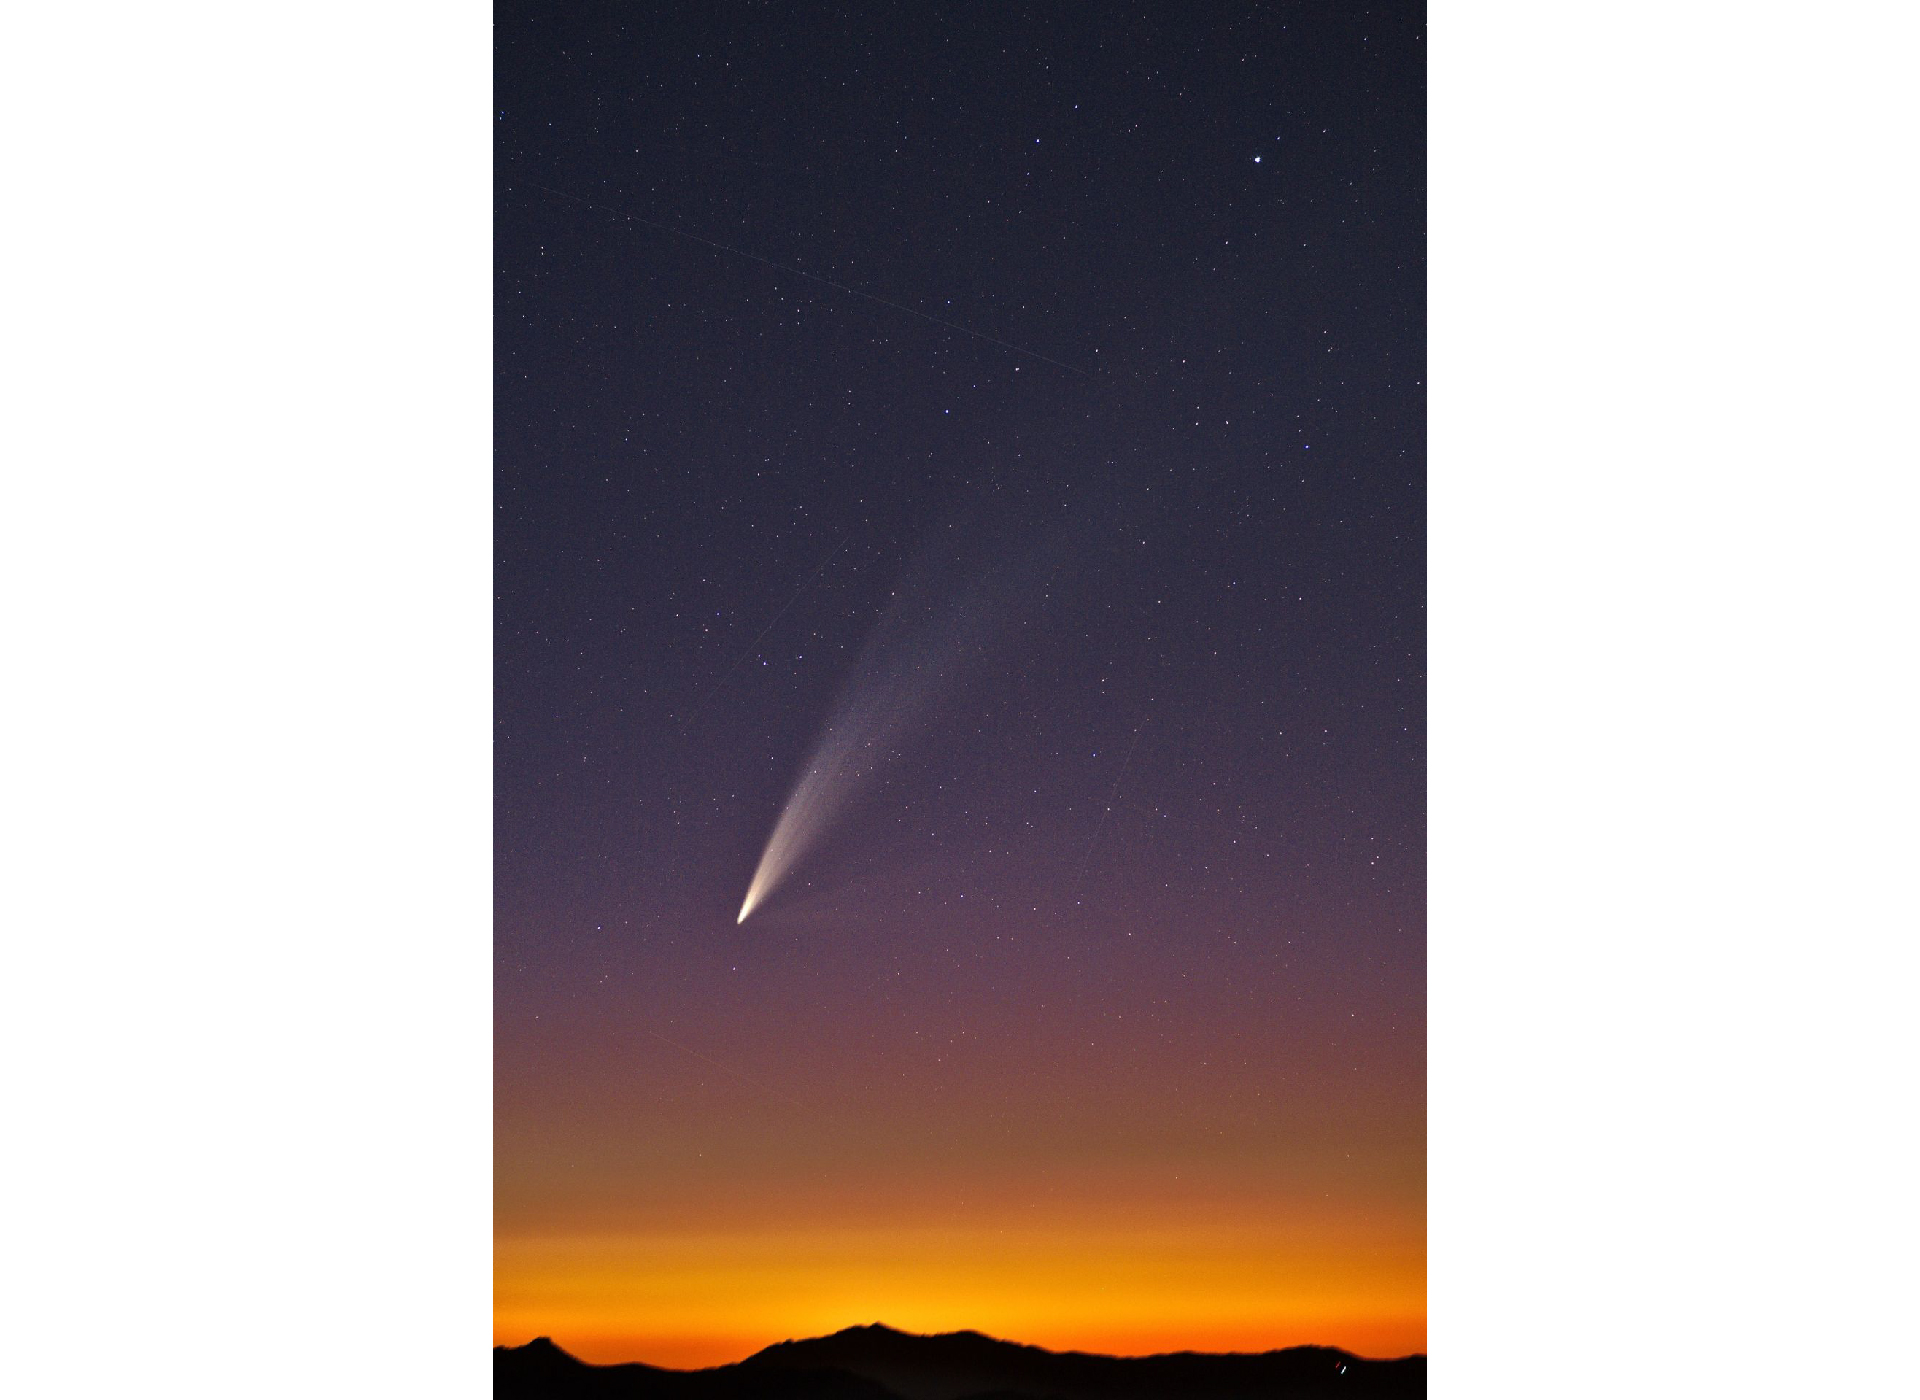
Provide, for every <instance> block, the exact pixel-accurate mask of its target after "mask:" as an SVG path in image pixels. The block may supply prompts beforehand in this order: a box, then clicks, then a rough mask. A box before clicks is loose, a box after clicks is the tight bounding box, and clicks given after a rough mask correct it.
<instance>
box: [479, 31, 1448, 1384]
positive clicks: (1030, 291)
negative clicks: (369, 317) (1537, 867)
mask: <svg viewBox="0 0 1920 1400" xmlns="http://www.w3.org/2000/svg"><path fill="white" fill-rule="evenodd" d="M552 8H553V7H548V6H519V5H515V4H511V3H508V4H503V5H502V6H501V7H500V8H499V10H498V12H497V13H498V30H497V36H498V53H497V76H496V87H497V101H496V108H497V110H496V118H497V120H496V130H497V134H498V145H497V204H496V235H497V260H498V273H497V282H496V308H497V322H496V326H497V332H496V369H497V376H496V383H495V393H496V440H497V450H498V458H497V469H498V480H497V496H496V499H497V507H498V509H497V536H496V547H497V559H498V565H497V582H498V601H497V607H496V666H497V691H496V738H497V744H498V747H497V769H496V806H495V811H496V828H497V860H496V879H497V891H496V896H497V921H496V989H497V995H496V1160H495V1180H496V1316H495V1329H496V1338H497V1340H499V1341H502V1342H510V1343H517V1342H522V1341H525V1340H527V1339H528V1338H530V1337H532V1336H534V1335H538V1334H547V1335H551V1336H553V1337H554V1338H555V1340H557V1341H559V1342H560V1343H561V1344H562V1345H563V1346H565V1347H567V1348H568V1349H569V1350H572V1351H574V1352H576V1353H577V1354H580V1355H582V1356H585V1357H587V1358H589V1359H592V1360H600V1361H608V1360H635V1359H638V1360H647V1361H652V1362H656V1363H661V1364H668V1365H693V1364H708V1363H712V1362H718V1361H725V1360H734V1359H737V1358H739V1357H740V1356H742V1355H745V1354H746V1353H747V1352H749V1351H752V1350H753V1349H755V1348H757V1347H759V1346H762V1345H765V1344H766V1343H768V1342H772V1341H777V1340H780V1339H782V1338H785V1337H789V1336H804V1335H812V1334H816V1333H820V1332H825V1331H831V1330H833V1329H835V1328H838V1327H841V1326H846V1325H849V1324H853V1323H861V1322H871V1321H876V1320H879V1321H886V1322H888V1323H891V1324H893V1325H896V1326H900V1327H905V1328H909V1329H911V1330H916V1331H931V1330H945V1329H950V1328H962V1327H972V1328H978V1329H980V1330H983V1331H986V1332H990V1333H994V1334H997V1335H1002V1336H1007V1337H1011V1338H1014V1339H1017V1340H1021V1341H1027V1342H1033V1343H1037V1344H1041V1345H1048V1346H1056V1347H1061V1346H1077V1347H1083V1348H1088V1349H1100V1350H1109V1351H1119V1352H1141V1351H1151V1350H1165V1349H1174V1348H1181V1347H1193V1348H1204V1349H1217V1350H1225V1349H1240V1350H1252V1349H1261V1348H1266V1347H1272V1346H1282V1345H1288V1344H1292V1343H1297V1342H1323V1343H1329V1344H1336V1345H1341V1346H1346V1347H1349V1348H1352V1349H1353V1350H1356V1351H1360V1352H1363V1353H1367V1354H1374V1355H1388V1354H1393V1355H1397V1354H1403V1353H1405V1352H1409V1351H1416V1350H1424V1349H1425V1341H1426V1335H1425V1334H1426V1323H1425V1313H1426V1306H1425V1147H1424V1140H1425V1058H1424V1040H1425V1017H1424V997H1425V939H1424V899H1425V888H1424V758H1425V747H1424V744H1425V733H1424V686H1425V677H1424V635H1425V633H1424V613H1423V602H1424V588H1423V576H1424V568H1425V555H1424V543H1423V535H1424V474H1425V468H1424V460H1423V457H1424V442H1423V423H1424V402H1425V399H1424V396H1425V388H1424V385H1423V380H1424V377H1425V376H1424V370H1423V345H1424V322H1423V299H1424V286H1425V262H1424V236H1423V220H1424V196H1423V168H1424V161H1425V148H1424V120H1423V107H1424V70H1425V56H1424V52H1423V49H1424V45H1423V43H1422V37H1421V34H1422V25H1423V13H1422V9H1421V7H1419V6H1417V5H1404V6H1402V5H1394V6H1384V7H1381V6H1375V7H1373V8H1371V9H1367V8H1361V7H1356V6H1347V5H1337V4H1331V3H1329V4H1321V5H1314V6H1287V5H1274V6H1261V7H1259V8H1258V9H1257V10H1256V9H1254V8H1253V7H1251V6H1219V7H1214V6H1199V5H1196V6H1153V7H1141V8H1137V9H1136V8H1096V7H1082V6H1058V7H1035V8H1033V9H1031V10H1029V9H1025V8H1021V7H1013V6H992V5H989V6H969V7H965V8H960V9H954V10H952V11H951V12H949V13H948V14H947V16H946V17H945V18H941V17H940V16H938V15H935V14H933V13H931V12H930V11H929V10H928V8H927V7H924V6H912V5H902V6H898V7H889V6H882V5H867V6H860V7H857V9H852V10H850V9H848V8H845V7H819V8H812V7H804V8H803V7H790V6H772V5H770V6H759V7H749V6H734V7H712V13H699V14H695V13H664V12H663V13H648V12H645V11H643V10H641V9H630V10H629V9H626V8H621V7H612V8H607V9H605V10H599V9H595V10H593V12H592V13H591V14H590V15H588V16H587V17H579V16H573V17H565V18H556V17H555V16H554V15H553V13H552V12H551V11H552ZM682 8H685V9H688V10H691V9H692V7H682ZM809 770H811V771H813V772H814V773H815V774H816V777H815V778H814V779H813V780H812V781H811V782H809V783H802V784H801V788H802V792H801V796H802V801H801V802H799V803H797V804H792V814H791V815H790V816H789V818H788V821H787V822H786V824H785V826H784V828H783V830H785V831H787V832H795V831H798V832H799V833H800V837H799V838H798V839H795V840H791V841H787V842H785V844H784V846H783V852H784V854H785V855H786V856H788V857H789V859H787V860H786V861H785V862H784V863H783V864H782V872H781V873H782V874H783V876H784V878H783V879H780V880H777V881H775V882H774V883H773V885H772V887H771V888H770V889H769V890H768V891H767V892H766V893H765V894H764V896H763V897H762V898H761V899H760V900H759V902H758V903H757V904H756V907H755V909H754V911H753V913H752V914H751V916H750V917H748V918H747V919H746V920H745V921H744V922H736V919H737V916H738V915H739V913H740V911H741V905H742V901H743V899H744V898H745V896H746V894H747V890H748V885H749V881H750V880H751V879H752V878H753V876H754V873H755V870H756V866H758V865H759V864H760V862H761V857H762V853H763V850H764V848H765V847H766V845H767V843H768V840H769V837H770V836H771V835H772V834H773V833H774V831H775V829H776V825H777V824H779V823H781V819H782V814H783V811H787V810H788V809H789V806H790V804H789V799H790V797H791V796H792V795H793V794H794V792H795V787H796V783H797V782H800V780H801V779H802V778H803V775H804V774H805V773H807V772H808V771H809Z"/></svg>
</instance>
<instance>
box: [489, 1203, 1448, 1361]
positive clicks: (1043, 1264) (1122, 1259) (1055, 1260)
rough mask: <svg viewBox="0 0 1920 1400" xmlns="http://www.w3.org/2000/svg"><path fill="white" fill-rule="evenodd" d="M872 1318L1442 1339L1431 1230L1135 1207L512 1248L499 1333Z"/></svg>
mask: <svg viewBox="0 0 1920 1400" xmlns="http://www.w3.org/2000/svg"><path fill="white" fill-rule="evenodd" d="M868 1322H884V1323H886V1324H887V1325H889V1326H891V1327H896V1328H899V1329H901V1330H903V1331H908V1332H921V1333H928V1332H945V1331H957V1330H961V1329H972V1330H976V1331H981V1332H986V1333H988V1334H989V1335H992V1336H997V1337H1002V1338H1005V1339H1007V1340H1010V1341H1018V1342H1026V1343H1031V1344H1033V1345H1037V1346H1046V1347H1049V1348H1052V1349H1055V1350H1074V1349H1077V1350H1084V1351H1102V1352H1108V1353H1112V1354H1122V1355H1124V1354H1134V1355H1139V1354H1145V1353H1148V1352H1155V1351H1175V1350H1207V1351H1266V1350H1270V1349H1273V1348H1277V1347H1284V1346H1293V1345H1300V1344H1305V1343H1315V1344H1323V1345H1333V1346H1341V1347H1345V1348H1346V1349H1348V1350H1350V1351H1354V1352H1357V1353H1360V1354H1362V1355H1370V1356H1401V1355H1407V1354H1409V1353H1412V1352H1421V1351H1424V1350H1425V1349H1426V1262H1425V1248H1424V1239H1423V1232H1422V1230H1421V1228H1420V1223H1419V1222H1418V1221H1417V1220H1410V1221H1407V1222H1405V1223H1404V1226H1402V1227H1398V1228H1393V1229H1387V1230H1381V1229H1372V1230H1362V1231H1360V1232H1358V1233H1357V1234H1356V1233H1354V1232H1353V1231H1351V1230H1349V1229H1341V1230H1327V1229H1322V1230H1310V1231H1299V1230H1287V1229H1284V1228H1282V1227H1280V1226H1279V1225H1278V1223H1277V1222H1270V1221H1269V1222H1250V1223H1249V1224H1248V1225H1247V1226H1246V1227H1244V1228H1233V1227H1230V1226H1225V1225H1218V1226H1212V1227H1204V1226H1203V1227H1192V1226H1190V1227H1187V1228H1164V1229H1155V1228H1153V1227H1152V1225H1151V1224H1150V1223H1147V1222H1146V1221H1145V1220H1144V1219H1137V1221H1136V1223H1132V1224H1130V1223H1128V1222H1126V1221H1124V1220H1115V1221H1113V1222H1111V1223H1109V1224H1107V1225H1104V1226H1103V1225H1099V1224H1095V1223H1092V1222H1088V1223H1084V1224H1081V1225H1077V1226H1072V1227H1067V1228H1055V1229H1035V1228H1031V1227H1029V1228H1028V1229H1025V1230H1018V1229H1015V1228H1012V1227H1004V1228H995V1227H982V1226H971V1227H965V1228H921V1229H902V1228H897V1227H886V1228H873V1229H866V1230H829V1229H820V1230H811V1231H803V1232H783V1233H776V1234H768V1233H765V1232H761V1231H751V1232H749V1231H740V1232H733V1233H684V1234H664V1233H662V1234H652V1235H625V1236H613V1237H610V1236H606V1235H601V1234H593V1235H587V1234H582V1235H578V1236H546V1237H540V1236H527V1237H520V1238H502V1239H501V1240H500V1241H499V1242H498V1244H497V1246H496V1264H495V1313H494V1335H495V1342H496V1343H497V1344H505V1345H518V1344H520V1343H523V1342H525V1341H527V1340H529V1339H531V1338H532V1337H534V1336H536V1335H544V1336H550V1337H552V1338H553V1339H554V1340H555V1341H556V1342H558V1343H559V1344H560V1345H561V1346H563V1347H565V1348H566V1349H567V1350H569V1351H571V1352H573V1353H574V1354H575V1355H578V1356H580V1357H582V1358H583V1359H585V1360H589V1361H594V1362H600V1363H607V1362H616V1361H646V1362H649V1363H651V1364H654V1365H667V1366H676V1367H695V1366H710V1365H717V1364H722V1363H726V1362H731V1361H738V1360H740V1359H742V1358H743V1357H744V1356H747V1355H749V1354H751V1353H752V1352H754V1351H756V1350H758V1349H759V1348H761V1347H763V1346H766V1345H769V1344H771V1343H773V1342H777V1341H781V1340H784V1339H786V1338H790V1337H806V1336H818V1335H823V1334H826V1333H830V1332H835V1331H838V1330H840V1329H841V1328H843V1327H848V1326H854V1325H858V1324H862V1323H868Z"/></svg>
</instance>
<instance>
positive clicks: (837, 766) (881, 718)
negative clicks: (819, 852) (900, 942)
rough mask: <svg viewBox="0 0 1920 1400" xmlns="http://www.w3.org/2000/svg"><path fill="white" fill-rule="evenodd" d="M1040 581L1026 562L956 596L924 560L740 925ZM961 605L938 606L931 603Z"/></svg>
mask: <svg viewBox="0 0 1920 1400" xmlns="http://www.w3.org/2000/svg"><path fill="white" fill-rule="evenodd" d="M1031 572H1032V566H1031V564H1030V563H1028V562H1027V561H1025V560H1022V559H1019V558H1007V557H1003V558H1002V560H1001V561H1000V562H999V565H998V567H996V568H989V569H987V570H985V571H984V572H982V573H981V574H979V575H977V576H976V578H975V581H974V583H973V586H972V587H970V588H966V589H954V588H952V587H950V586H948V585H950V584H951V583H952V582H953V579H952V566H951V565H947V566H945V567H942V566H941V565H939V564H937V563H935V562H933V561H930V560H924V559H923V560H922V562H921V566H920V568H919V569H918V570H917V575H918V576H917V578H916V579H915V582H914V586H912V587H903V588H902V589H901V590H900V591H899V592H898V593H896V595H895V601H894V602H893V604H892V605H891V606H890V607H889V608H888V609H887V610H886V612H885V613H884V614H883V615H882V616H881V618H880V621H879V623H878V624H877V625H876V626H875V628H874V631H873V635H872V636H871V637H870V638H869V639H868V642H867V644H866V646H865V647H864V648H862V650H861V653H860V658H859V660H858V661H857V662H856V663H855V665H854V670H853V675H852V678H851V679H850V681H849V682H848V684H847V686H846V688H845V689H844V690H843V691H842V693H841V695H840V698H839V700H838V701H836V702H835V704H834V706H833V708H832V710H831V712H830V714H829V717H828V721H827V725H826V728H825V729H824V730H823V731H822V733H821V736H820V738H819V740H818V741H817V742H816V743H815V745H814V747H813V751H812V752H811V753H810V754H809V755H808V756H807V760H806V762H805V763H804V764H802V765H801V767H800V773H799V776H798V777H797V778H795V780H794V784H793V790H792V792H791V793H790V794H789V795H788V797H787V800H786V804H785V805H784V806H783V807H782V808H781V809H780V816H779V819H778V820H777V821H775V822H774V826H773V833H772V835H770V836H769V837H768V838H767V844H766V848H765V850H763V851H762V852H761V855H760V863H759V865H758V866H756V867H755V869H754V872H753V879H752V880H751V881H750V882H749V883H748V885H747V894H746V898H745V899H744V900H742V901H741V903H740V914H739V917H738V918H736V919H735V920H734V923H735V924H736V925H738V924H744V923H745V922H746V921H747V917H748V916H749V915H750V914H752V913H753V912H754V911H755V910H757V909H759V908H760V907H761V906H762V905H764V904H765V903H766V902H767V900H768V899H769V898H770V897H771V896H772V895H773V894H775V893H776V892H777V891H778V890H779V889H780V887H781V886H782V885H783V884H784V883H786V881H787V880H788V878H789V877H791V876H792V874H793V872H794V870H795V869H796V868H797V867H798V866H799V865H800V864H801V863H802V862H803V861H804V860H805V859H806V858H807V856H808V855H809V853H810V852H812V851H813V850H814V849H815V848H816V846H817V845H818V844H819V842H820V839H821V837H822V836H824V835H825V834H826V833H827V832H828V831H830V830H831V829H832V828H833V826H834V825H835V823H837V822H838V821H839V819H840V818H841V817H842V816H843V815H844V814H845V813H846V812H847V811H848V809H849V808H850V807H851V806H852V805H853V804H854V803H855V801H856V800H857V798H858V796H859V794H860V792H861V790H862V789H863V788H864V787H866V786H867V784H868V782H869V780H870V779H871V778H872V775H873V773H874V772H875V770H876V769H878V768H879V767H880V766H881V765H882V764H884V763H885V762H886V761H887V760H888V759H889V758H890V757H891V756H892V755H893V752H894V750H895V747H896V746H897V745H898V744H899V743H900V742H901V741H903V740H904V739H905V738H906V737H907V735H908V733H909V731H910V730H911V729H912V728H913V727H914V726H915V724H916V722H917V721H918V720H919V719H920V718H921V717H922V716H924V715H925V714H926V713H927V711H928V709H929V708H930V707H931V704H932V701H933V699H934V697H935V696H937V695H938V694H939V693H940V692H941V691H942V690H943V689H944V688H945V686H946V684H947V682H948V681H950V680H951V679H952V678H953V676H954V675H955V674H956V673H957V671H958V670H959V667H960V664H961V663H962V662H963V661H964V660H965V659H967V658H968V657H969V656H974V655H977V654H979V653H980V651H981V650H982V642H983V639H984V637H985V635H986V633H987V632H988V631H989V630H990V629H991V626H992V620H993V619H995V618H997V617H1000V616H1004V615H1005V613H1006V611H1007V608H1006V602H1007V600H1008V598H1009V596H1010V595H1011V594H1013V593H1015V592H1017V591H1018V589H1019V588H1020V587H1021V586H1022V585H1023V584H1024V582H1025V581H1026V580H1027V579H1028V577H1029V576H1030V574H1031ZM956 595H958V601H956V602H953V603H950V604H948V605H946V606H936V605H935V604H934V603H932V601H931V600H932V599H935V598H940V597H943V596H944V597H948V598H953V597H955V596H956Z"/></svg>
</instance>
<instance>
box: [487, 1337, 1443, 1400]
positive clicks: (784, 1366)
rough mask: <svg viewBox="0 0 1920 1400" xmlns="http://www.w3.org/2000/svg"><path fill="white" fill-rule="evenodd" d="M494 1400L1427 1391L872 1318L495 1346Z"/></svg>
mask: <svg viewBox="0 0 1920 1400" xmlns="http://www.w3.org/2000/svg"><path fill="white" fill-rule="evenodd" d="M493 1376H494V1395H495V1396H496V1397H499V1400H573V1397H576V1396H580V1397H600V1398H603V1400H655V1397H661V1398H662V1400H681V1397H685V1400H1254V1397H1260V1400H1294V1398H1295V1397H1297V1400H1318V1397H1320V1396H1362V1397H1368V1398H1369V1400H1401V1397H1413V1396H1424V1395H1425V1394H1426V1393H1427V1359H1426V1357H1424V1356H1408V1357H1403V1358H1401V1359H1400V1360H1397V1361H1369V1360H1366V1359H1365V1358H1362V1357H1358V1356H1354V1355H1353V1354H1352V1353H1350V1352H1345V1351H1340V1350H1338V1349H1336V1348H1334V1347H1289V1348H1287V1349H1286V1350H1284V1351H1267V1352H1258V1353H1241V1352H1234V1353H1228V1354H1224V1355H1221V1354H1209V1353H1205V1352H1191V1351H1183V1352H1174V1353H1170V1354H1165V1355H1160V1356H1099V1355H1094V1354H1091V1353H1088V1352H1078V1351H1065V1352H1055V1351H1046V1350H1044V1349H1042V1348H1040V1347H1031V1346H1023V1345H1021V1344H1020V1343H1018V1342H1003V1341H998V1340H996V1339H995V1338H992V1337H985V1336H982V1335H981V1334H980V1333H978V1332H945V1333H941V1334H940V1335H938V1336H931V1337H923V1336H915V1335H913V1334H911V1333H907V1332H899V1331H896V1330H894V1329H893V1328H891V1327H885V1326H882V1325H881V1324H879V1323H875V1324H873V1325H872V1326H870V1327H849V1328H847V1329H846V1330H845V1331H842V1332H835V1333H834V1334H833V1335H832V1336H830V1337H814V1338H811V1339H809V1340H806V1341H788V1342H780V1343H778V1344H776V1345H774V1346H770V1347H768V1348H767V1349H766V1350H764V1351H760V1352H756V1353H754V1354H753V1355H752V1356H750V1357H748V1358H747V1359H746V1360H745V1361H740V1362H735V1363H734V1364H732V1365H729V1366H715V1367H712V1368H710V1369H708V1370H704V1371H670V1370H665V1369H663V1368H661V1367H657V1366H644V1365H641V1364H639V1363H638V1362H630V1363H628V1364H626V1365H623V1366H592V1365H589V1364H587V1363H586V1362H584V1361H581V1360H579V1359H577V1358H576V1357H573V1356H570V1355H568V1354H567V1353H566V1352H564V1351H562V1350H561V1349H560V1348H559V1347H557V1346H555V1345H554V1344H553V1342H551V1341H550V1340H548V1339H547V1338H545V1337H541V1338H538V1339H537V1340H535V1341H532V1342H529V1343H527V1345H525V1346H523V1347H495V1348H494V1349H493Z"/></svg>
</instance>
